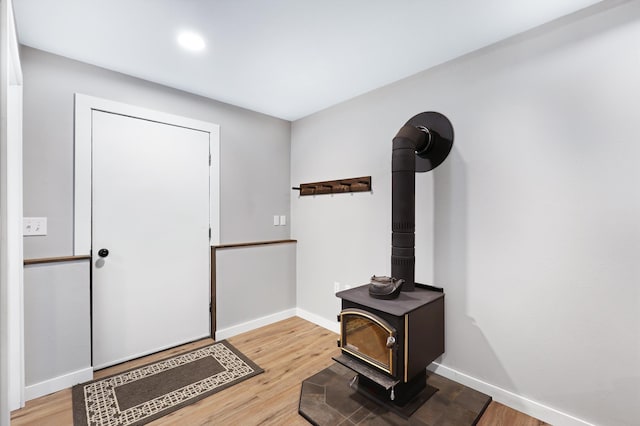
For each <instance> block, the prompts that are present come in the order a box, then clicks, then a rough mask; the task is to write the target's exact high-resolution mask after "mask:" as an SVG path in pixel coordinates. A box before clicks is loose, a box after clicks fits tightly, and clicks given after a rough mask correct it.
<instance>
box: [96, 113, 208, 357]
mask: <svg viewBox="0 0 640 426" xmlns="http://www.w3.org/2000/svg"><path fill="white" fill-rule="evenodd" d="M209 136H210V135H209V133H207V132H203V131H198V130H193V129H187V128H184V127H178V126H174V125H169V124H164V123H158V122H154V121H148V120H143V119H139V118H133V117H128V116H124V115H118V114H113V113H108V112H101V111H95V110H94V111H93V112H92V150H93V151H92V152H93V155H92V244H91V245H92V259H93V260H92V306H93V310H92V329H93V336H92V339H93V345H92V348H93V367H94V369H98V368H102V367H106V366H108V365H112V364H116V363H119V362H122V361H125V360H128V359H132V358H136V357H138V356H142V355H145V354H149V353H153V352H156V351H159V350H162V349H165V348H168V347H171V346H175V345H179V344H181V343H185V342H188V341H192V340H195V339H198V338H201V337H204V336H207V335H208V334H209V302H210V294H209V293H210V286H209V280H210V272H209V271H210V269H209V261H210V246H209ZM102 249H106V250H108V255H106V256H105V257H100V256H99V255H98V253H99V251H100V250H102ZM103 254H104V253H103Z"/></svg>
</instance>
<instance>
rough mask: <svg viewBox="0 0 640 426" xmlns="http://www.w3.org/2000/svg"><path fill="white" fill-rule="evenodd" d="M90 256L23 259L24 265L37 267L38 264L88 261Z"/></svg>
mask: <svg viewBox="0 0 640 426" xmlns="http://www.w3.org/2000/svg"><path fill="white" fill-rule="evenodd" d="M89 259H91V256H89V255H88V254H86V255H81V256H57V257H41V258H35V259H24V262H23V263H24V265H37V264H40V263H59V262H74V261H77V260H89Z"/></svg>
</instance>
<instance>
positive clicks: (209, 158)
mask: <svg viewBox="0 0 640 426" xmlns="http://www.w3.org/2000/svg"><path fill="white" fill-rule="evenodd" d="M209 165H211V154H209Z"/></svg>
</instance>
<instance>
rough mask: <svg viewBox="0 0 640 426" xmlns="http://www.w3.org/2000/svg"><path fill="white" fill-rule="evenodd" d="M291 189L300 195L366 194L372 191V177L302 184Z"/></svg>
mask: <svg viewBox="0 0 640 426" xmlns="http://www.w3.org/2000/svg"><path fill="white" fill-rule="evenodd" d="M291 189H295V190H298V191H300V195H320V194H338V193H343V192H366V191H371V176H364V177H359V178H349V179H337V180H326V181H324V182H312V183H301V184H300V186H299V187H297V186H294V187H293V188H291Z"/></svg>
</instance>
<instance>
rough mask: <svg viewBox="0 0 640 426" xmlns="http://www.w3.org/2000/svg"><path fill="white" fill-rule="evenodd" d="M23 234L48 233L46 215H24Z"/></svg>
mask: <svg viewBox="0 0 640 426" xmlns="http://www.w3.org/2000/svg"><path fill="white" fill-rule="evenodd" d="M22 235H24V236H25V237H26V236H34V235H47V218H46V217H24V218H22Z"/></svg>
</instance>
